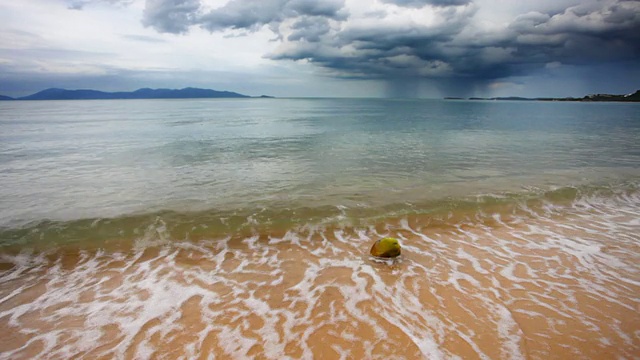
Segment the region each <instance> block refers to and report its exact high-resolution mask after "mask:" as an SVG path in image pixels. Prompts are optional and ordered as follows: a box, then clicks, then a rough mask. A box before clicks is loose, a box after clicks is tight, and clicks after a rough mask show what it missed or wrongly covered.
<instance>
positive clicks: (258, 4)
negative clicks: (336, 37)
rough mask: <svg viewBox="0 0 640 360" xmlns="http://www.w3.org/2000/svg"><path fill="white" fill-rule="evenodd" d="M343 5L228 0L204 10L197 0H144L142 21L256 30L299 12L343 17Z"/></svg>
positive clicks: (180, 29) (169, 28) (177, 29)
mask: <svg viewBox="0 0 640 360" xmlns="http://www.w3.org/2000/svg"><path fill="white" fill-rule="evenodd" d="M343 7H344V0H323V1H316V0H231V1H230V2H228V3H227V4H225V5H224V6H222V7H220V8H217V9H213V10H208V11H205V10H203V8H202V5H201V3H200V0H147V2H146V7H145V11H144V18H143V24H144V25H145V26H150V27H153V28H154V29H156V30H158V31H160V32H168V33H185V32H187V30H188V28H189V26H191V25H199V26H201V27H203V28H204V29H207V30H209V31H223V30H226V29H245V30H257V29H258V28H260V27H262V26H264V25H269V24H273V23H279V22H282V21H284V20H285V19H289V18H298V17H302V16H318V17H324V18H332V19H344V18H345V17H346V14H345V13H344V12H342V11H341V10H342V9H343Z"/></svg>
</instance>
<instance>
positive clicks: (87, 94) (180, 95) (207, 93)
mask: <svg viewBox="0 0 640 360" xmlns="http://www.w3.org/2000/svg"><path fill="white" fill-rule="evenodd" d="M248 97H250V96H247V95H242V94H238V93H235V92H230V91H216V90H210V89H198V88H184V89H179V90H178V89H148V88H144V89H138V90H136V91H132V92H104V91H97V90H66V89H56V88H52V89H46V90H42V91H40V92H37V93H35V94H33V95H29V96H23V97H20V98H17V99H16V100H106V99H200V98H248ZM9 99H11V98H8V99H7V100H9Z"/></svg>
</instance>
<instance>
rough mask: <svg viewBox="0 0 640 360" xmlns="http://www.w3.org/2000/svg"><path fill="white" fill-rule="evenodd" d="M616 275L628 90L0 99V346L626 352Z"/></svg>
mask: <svg viewBox="0 0 640 360" xmlns="http://www.w3.org/2000/svg"><path fill="white" fill-rule="evenodd" d="M387 236H391V237H395V238H397V239H398V240H399V241H400V243H401V245H402V255H401V256H400V257H399V258H395V259H391V260H388V261H386V260H379V259H373V258H371V257H370V256H369V249H371V246H372V244H373V243H375V241H377V240H379V239H380V238H382V237H387ZM638 294H640V106H638V105H635V104H613V103H612V104H606V103H591V104H590V103H551V102H549V103H546V102H492V101H486V102H485V101H478V102H473V101H437V100H379V99H237V100H171V101H166V100H126V101H42V102H37V101H25V102H0V331H1V332H2V334H8V336H2V337H0V358H11V359H69V358H82V359H95V358H118V359H120V358H132V359H147V358H176V359H177V358H188V359H195V358H198V357H201V358H205V357H211V356H214V357H219V358H224V359H226V358H229V359H244V358H253V357H261V358H268V359H285V358H291V359H313V358H317V359H337V358H353V359H377V358H379V359H390V358H395V359H460V358H463V359H474V358H477V359H551V358H558V359H573V358H584V359H601V358H607V359H608V358H633V357H634V356H635V355H636V354H639V353H640V352H639V348H638V344H639V342H638V340H639V339H640V337H639V336H640V333H638V324H640V315H639V314H640V311H638V310H639V309H640V298H639V297H638Z"/></svg>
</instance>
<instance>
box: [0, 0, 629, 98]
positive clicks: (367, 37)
mask: <svg viewBox="0 0 640 360" xmlns="http://www.w3.org/2000/svg"><path fill="white" fill-rule="evenodd" d="M50 87H58V88H66V89H87V88H91V89H97V90H103V91H130V90H135V89H138V88H142V87H151V88H183V87H202V88H210V89H215V90H228V91H235V92H239V93H243V94H247V95H253V96H257V95H262V94H267V95H273V96H278V97H411V98H413V97H419V98H440V97H445V96H455V97H471V96H483V97H492V96H527V97H536V96H554V97H564V96H583V95H586V94H592V93H615V94H626V93H632V92H634V91H635V90H638V89H640V1H638V0H0V94H3V95H8V96H23V95H28V94H31V93H34V92H37V91H40V90H43V89H46V88H50Z"/></svg>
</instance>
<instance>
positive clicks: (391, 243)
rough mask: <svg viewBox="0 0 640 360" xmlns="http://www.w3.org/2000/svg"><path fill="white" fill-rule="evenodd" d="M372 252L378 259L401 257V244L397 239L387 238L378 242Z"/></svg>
mask: <svg viewBox="0 0 640 360" xmlns="http://www.w3.org/2000/svg"><path fill="white" fill-rule="evenodd" d="M370 252H371V255H373V256H376V257H383V258H394V257H397V256H400V242H399V241H398V239H396V238H392V237H386V238H383V239H380V240H378V241H376V242H375V243H374V244H373V246H372V247H371V251H370Z"/></svg>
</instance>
